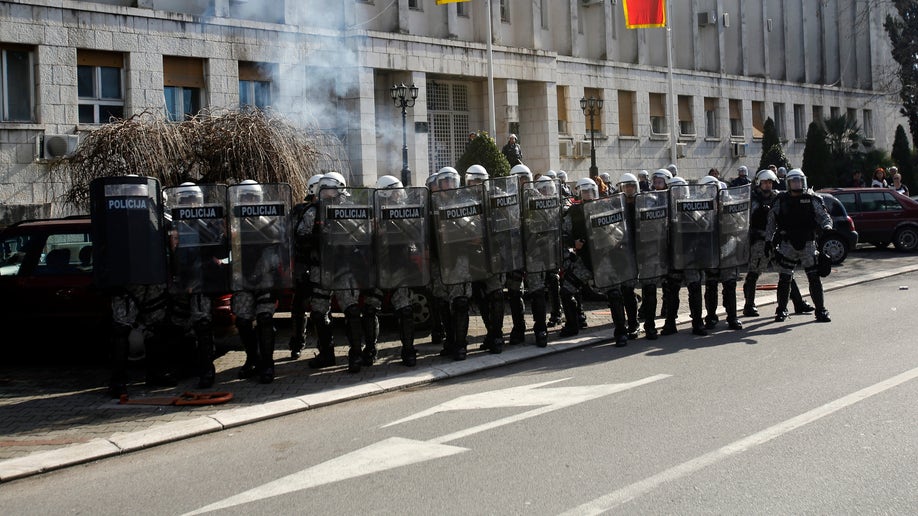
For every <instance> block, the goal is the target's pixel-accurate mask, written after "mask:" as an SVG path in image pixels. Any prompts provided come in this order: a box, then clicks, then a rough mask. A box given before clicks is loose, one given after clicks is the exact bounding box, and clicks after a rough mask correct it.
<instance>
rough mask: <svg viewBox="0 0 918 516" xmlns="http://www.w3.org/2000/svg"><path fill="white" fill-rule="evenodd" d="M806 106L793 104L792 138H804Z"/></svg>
mask: <svg viewBox="0 0 918 516" xmlns="http://www.w3.org/2000/svg"><path fill="white" fill-rule="evenodd" d="M806 130H807V124H806V106H804V105H803V104H794V139H795V140H803V139H806Z"/></svg>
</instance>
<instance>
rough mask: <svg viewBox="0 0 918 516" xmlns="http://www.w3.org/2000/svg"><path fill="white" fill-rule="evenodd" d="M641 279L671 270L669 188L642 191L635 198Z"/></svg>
mask: <svg viewBox="0 0 918 516" xmlns="http://www.w3.org/2000/svg"><path fill="white" fill-rule="evenodd" d="M634 208H635V217H634V222H635V225H636V226H637V227H636V228H635V231H634V235H635V242H634V247H635V256H637V268H638V279H639V280H649V279H654V278H660V277H663V276H665V275H666V273H667V272H668V271H669V192H668V191H666V190H654V191H649V192H642V193H639V194H638V195H637V197H635V199H634Z"/></svg>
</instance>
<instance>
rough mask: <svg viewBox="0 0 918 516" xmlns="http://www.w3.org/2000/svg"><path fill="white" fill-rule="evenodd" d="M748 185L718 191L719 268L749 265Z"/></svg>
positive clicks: (749, 190)
mask: <svg viewBox="0 0 918 516" xmlns="http://www.w3.org/2000/svg"><path fill="white" fill-rule="evenodd" d="M750 194H751V189H750V185H743V186H734V187H732V188H727V189H725V190H721V191H720V267H721V268H724V269H726V268H730V267H740V266H742V265H746V264H747V263H749V217H750V215H749V205H750Z"/></svg>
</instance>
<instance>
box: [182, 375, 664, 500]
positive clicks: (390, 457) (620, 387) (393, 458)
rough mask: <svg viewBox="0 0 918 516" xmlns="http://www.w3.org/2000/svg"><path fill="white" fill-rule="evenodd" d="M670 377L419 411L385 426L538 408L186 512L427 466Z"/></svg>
mask: <svg viewBox="0 0 918 516" xmlns="http://www.w3.org/2000/svg"><path fill="white" fill-rule="evenodd" d="M669 376H670V375H667V374H658V375H654V376H648V377H647V378H643V379H641V380H637V381H634V382H629V383H613V384H605V385H584V386H580V387H553V388H550V389H539V387H543V386H545V385H551V384H553V383H557V382H562V381H565V380H568V378H565V379H561V380H553V381H550V382H543V383H536V384H531V385H523V386H521V387H511V388H509V389H501V390H499V391H489V392H484V393H480V394H472V395H468V396H461V397H459V398H456V399H454V400H452V401H448V402H446V403H442V404H440V405H437V406H436V407H433V408H430V409H428V410H424V411H422V412H419V413H417V414H415V415H413V416H409V417H406V418H403V419H400V420H398V421H394V422H392V423H389V424H387V425H385V426H384V427H383V428H385V427H389V426H393V425H397V424H401V423H406V422H408V421H413V420H415V419H420V418H423V417H426V416H429V415H431V414H436V413H438V412H446V411H450V410H474V409H485V408H501V407H530V406H536V407H539V408H537V409H533V410H529V411H526V412H523V413H522V414H516V415H514V416H509V417H505V418H501V419H498V420H496V421H492V422H489V423H484V424H481V425H477V426H473V427H471V428H467V429H465V430H460V431H458V432H453V433H451V434H447V435H443V436H440V437H435V438H433V439H430V440H428V441H416V440H412V439H404V438H401V437H391V438H389V439H385V440H383V441H380V442H378V443H375V444H371V445H370V446H367V447H364V448H361V449H359V450H355V451H353V452H351V453H348V454H346V455H342V456H340V457H337V458H334V459H331V460H329V461H326V462H323V463H322V464H318V465H316V466H313V467H311V468H308V469H304V470H302V471H299V472H297V473H294V474H292V475H288V476H286V477H283V478H279V479H277V480H275V481H273V482H269V483H267V484H264V485H261V486H259V487H256V488H254V489H250V490H248V491H245V492H243V493H239V494H237V495H235V496H231V497H229V498H226V499H224V500H221V501H219V502H216V503H213V504H211V505H208V506H206V507H202V508H200V509H198V510H196V511H193V512H190V513H187V514H188V515H192V514H203V513H206V512H211V511H217V510H220V509H226V508H229V507H234V506H237V505H241V504H244V503H249V502H254V501H257V500H264V499H266V498H271V497H274V496H278V495H282V494H286V493H291V492H293V491H300V490H303V489H309V488H311V487H316V486H320V485H324V484H330V483H332V482H338V481H339V480H347V479H349V478H355V477H359V476H363V475H369V474H372V473H378V472H381V471H386V470H388V469H393V468H397V467H400V466H407V465H409V464H415V463H418V462H425V461H428V460H431V459H438V458H442V457H448V456H450V455H455V454H457V453H462V452H464V451H468V448H461V447H458V446H450V445H447V444H445V443H448V442H450V441H455V440H457V439H461V438H463V437H468V436H470V435H474V434H477V433H479V432H483V431H485V430H491V429H493V428H497V427H500V426H504V425H508V424H511V423H516V422H518V421H522V420H524V419H529V418H532V417H535V416H539V415H542V414H547V413H548V412H553V411H555V410H558V409H561V408H564V407H570V406H572V405H576V404H578V403H583V402H585V401H589V400H592V399H596V398H601V397H603V396H608V395H610V394H614V393H616V392H621V391H626V390H628V389H633V388H635V387H640V386H642V385H646V384H648V383H652V382H656V381H657V380H662V379H664V378H668V377H669Z"/></svg>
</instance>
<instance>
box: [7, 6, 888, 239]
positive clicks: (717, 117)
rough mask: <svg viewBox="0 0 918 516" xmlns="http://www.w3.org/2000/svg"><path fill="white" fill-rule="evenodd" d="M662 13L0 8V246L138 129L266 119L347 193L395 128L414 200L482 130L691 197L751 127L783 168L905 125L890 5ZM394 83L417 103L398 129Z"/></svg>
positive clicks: (747, 141)
mask: <svg viewBox="0 0 918 516" xmlns="http://www.w3.org/2000/svg"><path fill="white" fill-rule="evenodd" d="M669 3H670V4H671V8H670V11H669V13H668V14H669V18H670V20H671V26H672V31H671V33H670V36H671V41H672V44H671V45H669V43H668V42H669V41H670V39H669V38H668V37H667V30H666V29H638V30H631V29H627V28H625V23H624V13H623V9H622V5H621V4H622V2H621V0H512V1H511V0H490V1H489V0H471V1H469V2H462V3H453V4H448V5H444V6H438V5H436V4H435V2H434V0H340V1H333V2H329V1H327V0H100V1H82V0H14V1H0V51H2V54H0V55H2V63H0V64H2V70H3V74H2V75H0V77H2V81H3V83H2V85H0V96H2V101H3V102H2V111H0V113H2V117H0V226H2V225H5V224H8V223H10V222H12V221H14V220H18V219H20V218H23V217H27V216H33V217H35V216H51V215H60V214H64V213H67V211H68V207H66V206H62V205H60V203H59V202H57V201H56V199H57V196H59V195H60V193H61V192H62V190H63V188H64V187H65V186H66V185H65V182H66V179H65V178H59V177H52V176H50V175H49V173H48V167H47V161H46V160H45V159H43V158H44V157H46V156H45V153H48V154H52V155H53V154H60V153H65V152H67V151H68V150H70V149H72V148H73V146H74V145H77V144H78V142H79V138H80V136H81V135H85V134H86V133H87V132H89V131H92V130H93V129H94V128H96V127H98V123H99V122H104V121H105V120H107V119H108V116H110V115H115V116H130V115H131V114H133V113H139V112H142V111H147V110H151V111H158V112H165V113H169V114H170V116H172V117H175V118H176V119H180V118H181V117H182V116H183V115H185V114H189V113H193V112H194V111H195V110H197V109H201V108H211V109H219V108H235V107H238V106H239V105H240V104H256V105H267V106H270V107H272V108H273V109H276V110H278V111H280V112H282V113H284V114H285V115H286V116H288V117H289V118H290V119H291V120H294V121H295V123H302V124H309V125H312V126H318V127H319V128H321V129H323V130H326V131H329V132H331V133H333V134H335V135H337V137H338V138H339V139H340V141H341V142H342V145H343V149H344V150H343V152H344V153H345V154H346V156H347V160H346V162H345V163H346V164H347V165H348V166H349V169H348V170H343V171H342V172H344V173H346V174H347V175H349V177H350V179H351V181H352V183H354V184H365V185H369V184H372V183H373V182H374V181H375V180H376V178H377V177H378V176H380V175H383V174H394V175H398V172H399V171H400V170H401V169H402V153H401V148H402V131H403V129H404V130H406V131H407V134H408V149H409V156H408V164H409V167H410V169H411V171H412V183H413V184H423V180H424V178H425V177H426V176H427V175H428V173H429V172H431V171H436V170H437V169H439V168H440V167H441V166H444V165H453V164H455V162H456V160H457V159H458V157H459V156H460V155H461V153H462V151H463V150H464V146H465V141H466V139H467V135H468V134H469V132H470V131H476V130H489V129H490V127H492V126H493V127H494V128H495V131H494V132H495V134H494V137H495V139H496V141H497V144H498V145H499V146H500V145H503V143H504V142H505V141H506V138H507V136H508V134H509V133H511V132H513V133H517V134H518V135H519V140H520V143H521V145H522V147H523V153H524V162H525V163H526V164H527V165H529V166H530V167H531V168H532V169H533V171H535V172H539V171H544V170H547V169H549V168H552V169H556V170H557V169H564V170H566V171H568V173H569V176H570V177H571V178H577V177H582V176H586V175H587V173H588V169H589V167H590V157H589V155H590V152H589V150H590V143H589V141H590V137H591V136H592V137H593V138H594V141H595V148H596V159H597V165H598V167H599V170H600V171H601V172H609V173H611V174H612V175H613V177H617V176H618V175H619V174H620V173H622V172H625V171H632V172H633V171H635V170H639V169H650V170H653V169H656V168H660V167H663V166H665V165H667V164H669V163H671V162H675V163H676V164H677V165H678V166H679V169H680V171H681V172H682V175H685V176H687V177H689V178H693V177H700V176H701V175H703V174H704V173H705V172H706V171H707V170H708V169H709V168H711V167H717V168H719V169H721V170H722V171H724V172H725V175H726V176H728V177H730V176H732V175H734V174H735V172H734V171H735V170H736V167H738V166H739V165H742V164H745V165H747V166H748V167H749V168H750V169H754V168H755V167H756V166H757V164H758V161H759V156H760V155H761V145H760V141H761V131H762V127H763V125H764V122H765V120H766V119H768V118H771V119H772V120H774V121H775V123H776V126H777V129H778V132H779V134H780V135H781V138H782V140H783V142H784V147H785V153H786V154H787V155H788V157H789V159H790V160H791V162H792V163H795V164H798V165H799V163H800V161H801V159H802V154H803V146H804V145H803V143H804V138H805V136H806V131H807V128H808V125H809V123H810V122H811V121H813V120H814V119H820V118H827V117H830V116H839V115H849V116H852V117H855V118H856V120H857V121H858V123H859V124H860V126H861V128H862V131H863V133H864V134H865V135H866V136H867V138H868V142H869V145H871V146H874V147H876V148H882V149H889V148H890V147H891V145H892V139H893V135H894V131H895V127H896V125H898V124H903V125H905V120H904V119H903V118H902V117H901V116H900V115H899V114H898V105H897V104H898V96H897V93H896V92H897V83H896V77H895V66H894V65H895V63H894V62H893V61H892V59H891V57H890V49H889V44H888V39H887V37H886V34H885V31H884V29H883V26H882V24H883V20H884V19H885V17H886V15H887V13H889V12H894V11H895V10H894V8H893V7H891V2H889V1H886V0H825V1H820V2H812V1H810V0H760V1H748V0H686V1H683V0H676V1H670V2H669ZM489 8H490V13H489V11H488V9H489ZM489 14H490V16H489ZM489 20H490V28H491V31H490V32H491V37H492V39H491V41H492V45H491V49H490V52H489V45H488V44H487V41H488V33H489V31H488V28H489ZM670 46H671V48H672V53H671V59H672V67H670V66H669V58H670V54H668V52H667V48H668V47H670ZM489 54H490V56H491V58H490V59H489V58H488V56H489ZM670 70H671V71H672V73H671V74H670ZM489 74H490V75H491V76H492V77H493V81H490V82H492V83H493V89H492V88H489V80H488V77H489ZM399 83H405V84H412V83H413V84H415V85H417V86H418V88H419V97H418V99H417V103H416V105H415V106H414V107H412V108H408V110H407V123H406V124H405V126H403V124H402V116H401V111H400V109H398V108H396V107H395V106H394V105H393V102H392V98H391V96H390V88H391V87H392V85H393V84H399ZM489 91H493V99H494V115H493V120H492V115H491V108H490V103H489ZM591 96H592V97H595V98H601V99H603V101H604V105H603V109H602V110H601V111H600V112H599V114H598V115H597V116H596V117H594V120H593V124H592V126H591V125H590V120H589V118H588V117H586V116H585V115H584V113H583V112H582V111H581V108H580V99H581V98H589V97H591ZM138 172H140V173H142V171H138Z"/></svg>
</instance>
